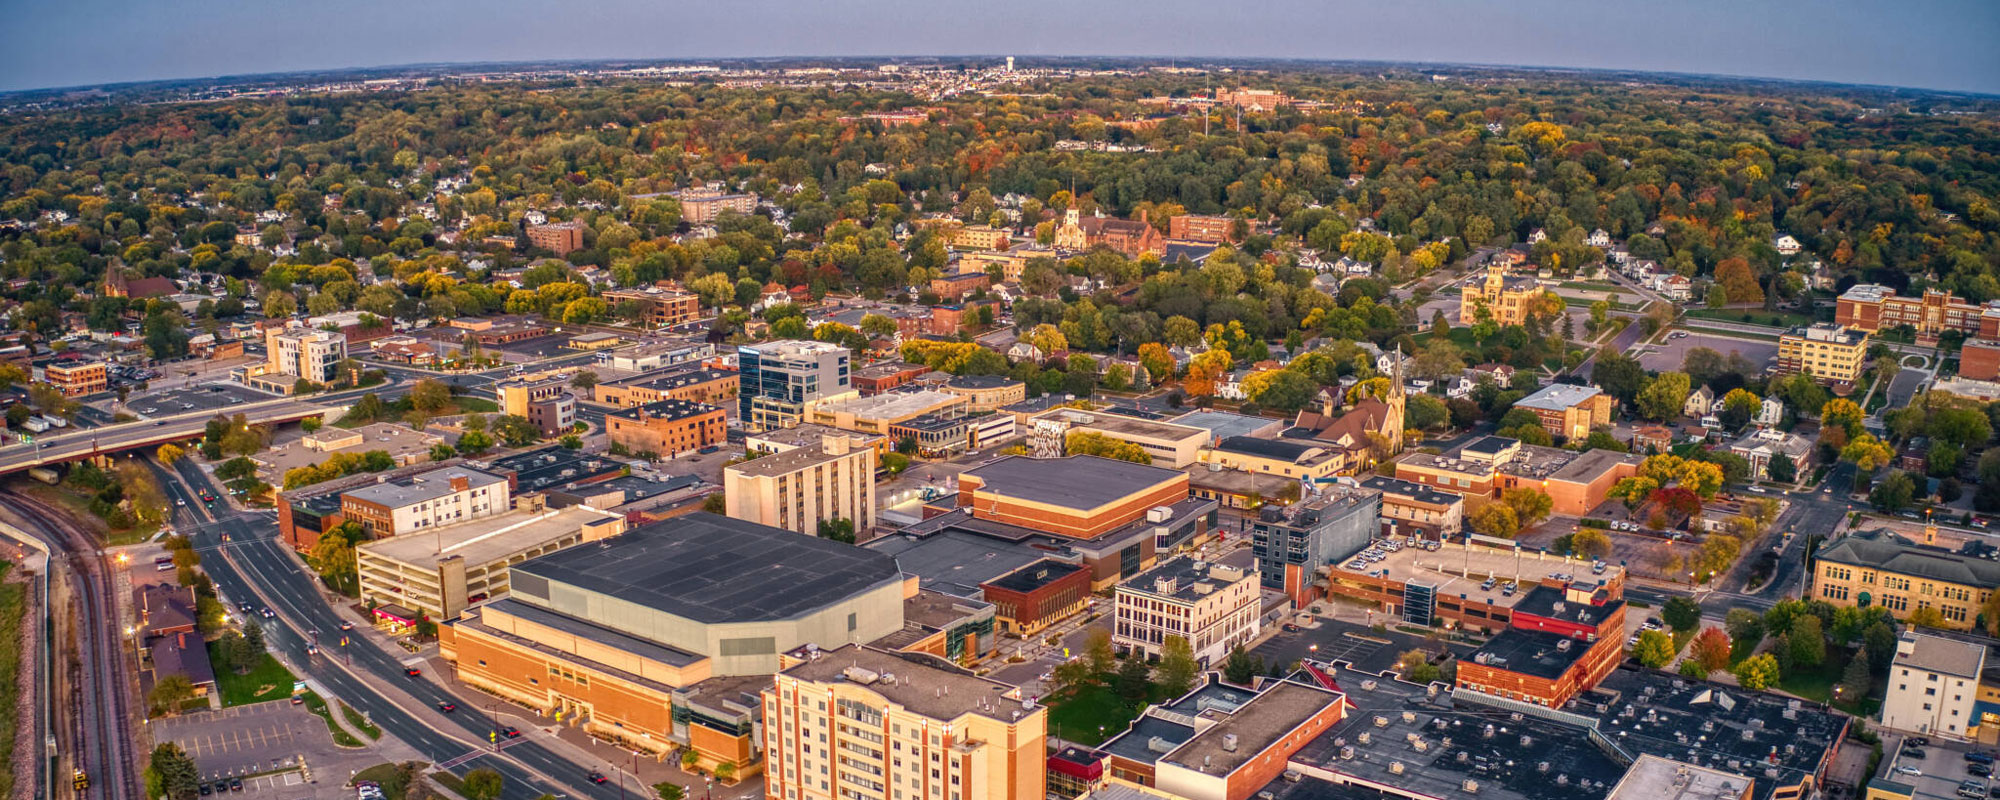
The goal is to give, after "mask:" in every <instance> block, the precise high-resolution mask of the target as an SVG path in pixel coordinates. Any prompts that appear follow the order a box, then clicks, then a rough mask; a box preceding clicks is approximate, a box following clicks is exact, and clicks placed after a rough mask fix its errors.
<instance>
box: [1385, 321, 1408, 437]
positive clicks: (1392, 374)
mask: <svg viewBox="0 0 2000 800" xmlns="http://www.w3.org/2000/svg"><path fill="white" fill-rule="evenodd" d="M1386 402H1387V403H1388V405H1389V413H1388V415H1387V418H1386V419H1384V420H1382V428H1383V431H1382V434H1383V435H1384V436H1386V437H1388V439H1389V452H1390V453H1391V454H1394V453H1400V452H1402V451H1403V421H1404V419H1405V416H1404V415H1405V414H1406V413H1407V412H1408V410H1409V402H1410V401H1409V398H1408V397H1407V396H1406V395H1405V394H1404V390H1403V345H1402V343H1401V342H1398V343H1396V360H1395V361H1394V362H1393V363H1391V364H1390V366H1389V397H1388V398H1387V400H1386Z"/></svg>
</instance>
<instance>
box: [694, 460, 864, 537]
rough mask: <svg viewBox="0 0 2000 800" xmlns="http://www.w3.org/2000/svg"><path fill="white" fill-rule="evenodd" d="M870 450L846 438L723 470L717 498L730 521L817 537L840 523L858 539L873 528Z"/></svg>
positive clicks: (740, 463) (738, 464)
mask: <svg viewBox="0 0 2000 800" xmlns="http://www.w3.org/2000/svg"><path fill="white" fill-rule="evenodd" d="M875 458H876V454H875V451H874V450H873V449H872V448H868V447H864V446H858V445H856V444H855V443H854V442H853V441H852V440H851V439H849V438H848V437H845V436H828V437H825V438H822V439H821V440H820V441H819V442H818V443H817V446H806V447H797V448H793V449H791V450H787V451H785V452H781V453H775V454H772V455H767V456H762V457H759V458H753V459H751V460H749V461H742V462H738V463H735V464H731V465H729V466H727V467H724V468H723V470H722V498H723V503H724V507H725V508H726V509H727V513H728V515H729V516H730V517H732V518H734V519H740V520H745V521H748V522H755V523H759V524H762V525H770V526H773V527H778V528H783V529H785V530H789V531H796V532H799V533H803V534H806V535H808V536H814V535H818V533H819V524H820V523H821V522H824V521H827V520H834V519H845V520H848V521H850V522H853V523H854V530H855V531H856V532H857V533H865V532H866V531H868V530H869V529H870V528H873V527H875V507H876V506H875Z"/></svg>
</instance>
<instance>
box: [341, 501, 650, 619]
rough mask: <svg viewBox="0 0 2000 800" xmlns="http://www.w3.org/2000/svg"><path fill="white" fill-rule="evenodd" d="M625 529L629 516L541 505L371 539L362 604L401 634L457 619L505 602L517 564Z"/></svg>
mask: <svg viewBox="0 0 2000 800" xmlns="http://www.w3.org/2000/svg"><path fill="white" fill-rule="evenodd" d="M624 530H625V517H624V516H623V515H619V514H610V513H606V512H603V511H599V510H597V509H594V508H590V507H588V506H571V507H569V508H565V509H560V510H547V509H543V508H541V507H539V504H536V505H534V506H530V507H527V508H522V509H519V510H516V511H510V512H507V513H504V514H496V515H493V516H491V517H485V518H482V519H476V520H473V521H471V522H461V523H457V524H452V525H439V526H435V527H432V528H430V529H428V530H425V531H423V532H422V533H418V534H411V535H406V536H395V537H391V538H387V539H378V540H375V541H372V542H365V543H363V544H361V545H360V546H358V547H356V548H355V549H354V559H355V570H356V572H357V573H359V575H360V578H361V600H362V602H364V603H367V604H369V605H370V606H372V607H374V608H375V620H376V623H377V624H381V625H386V626H389V627H391V628H395V629H399V630H400V629H405V628H408V627H410V626H412V625H414V624H415V623H416V622H417V621H418V620H421V619H429V620H433V621H435V620H446V619H451V618H453V617H456V616H458V612H460V611H462V610H464V609H465V608H466V606H469V605H475V604H478V603H481V602H485V601H486V600H489V599H495V598H500V597H505V596H506V594H507V568H508V567H509V566H511V565H513V564H518V563H520V562H522V561H526V560H528V559H530V558H534V557H536V556H541V555H546V554H548V553H553V552H555V551H557V550H561V549H563V548H566V547H572V546H575V545H578V544H582V543H584V542H594V541H597V540H599V539H604V538H607V537H610V536H613V535H616V534H618V533H621V532H623V531H624Z"/></svg>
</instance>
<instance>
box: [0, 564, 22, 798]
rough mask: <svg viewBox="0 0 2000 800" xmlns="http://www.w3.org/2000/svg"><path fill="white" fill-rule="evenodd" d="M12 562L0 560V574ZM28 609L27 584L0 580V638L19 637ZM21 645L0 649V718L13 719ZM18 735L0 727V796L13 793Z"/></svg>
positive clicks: (18, 696) (18, 679) (18, 688)
mask: <svg viewBox="0 0 2000 800" xmlns="http://www.w3.org/2000/svg"><path fill="white" fill-rule="evenodd" d="M11 566H13V564H11V563H7V562H0V577H4V576H5V575H6V574H7V569H8V568H9V567H11ZM27 612H28V586H27V584H22V583H0V641H7V642H19V641H21V621H22V618H23V617H25V616H26V615H27ZM20 683H21V648H19V647H9V648H4V649H0V719H13V718H14V713H15V708H16V705H17V704H19V703H20V701H21V697H20ZM17 735H19V734H18V732H17V731H16V730H15V729H14V727H13V726H12V725H9V726H7V729H6V730H5V731H0V796H11V795H12V794H13V793H14V745H15V737H16V736H17Z"/></svg>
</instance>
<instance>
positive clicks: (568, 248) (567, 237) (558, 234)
mask: <svg viewBox="0 0 2000 800" xmlns="http://www.w3.org/2000/svg"><path fill="white" fill-rule="evenodd" d="M583 230H584V224H583V220H576V219H573V220H570V221H568V222H551V223H548V224H546V225H529V226H528V228H527V234H528V243H529V244H531V245H534V246H535V247H538V248H541V249H543V250H547V251H549V252H551V253H554V254H556V255H557V256H558V257H560V256H566V255H569V254H570V253H573V252H575V251H578V250H582V249H583Z"/></svg>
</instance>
